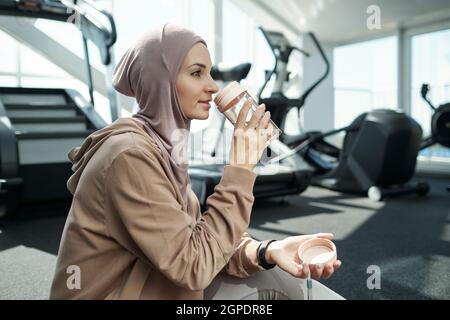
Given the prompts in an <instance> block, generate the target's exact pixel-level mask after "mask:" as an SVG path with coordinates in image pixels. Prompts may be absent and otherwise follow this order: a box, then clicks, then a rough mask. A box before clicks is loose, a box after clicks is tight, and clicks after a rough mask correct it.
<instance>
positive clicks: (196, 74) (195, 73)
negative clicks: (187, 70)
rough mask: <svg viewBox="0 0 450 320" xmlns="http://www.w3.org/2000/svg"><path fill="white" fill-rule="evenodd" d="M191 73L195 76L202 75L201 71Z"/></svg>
mask: <svg viewBox="0 0 450 320" xmlns="http://www.w3.org/2000/svg"><path fill="white" fill-rule="evenodd" d="M191 75H192V76H193V77H200V71H195V72H192V73H191Z"/></svg>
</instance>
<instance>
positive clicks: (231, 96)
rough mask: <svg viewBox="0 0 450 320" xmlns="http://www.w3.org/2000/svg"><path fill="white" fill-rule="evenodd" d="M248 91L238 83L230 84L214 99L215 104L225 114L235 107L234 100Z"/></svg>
mask: <svg viewBox="0 0 450 320" xmlns="http://www.w3.org/2000/svg"><path fill="white" fill-rule="evenodd" d="M244 91H246V89H245V88H244V87H243V86H241V85H240V84H239V83H237V82H236V81H233V82H230V83H229V84H228V85H227V86H226V87H225V88H223V89H222V90H221V91H220V92H219V93H218V94H217V95H216V97H215V98H214V103H215V104H216V106H217V108H218V109H219V111H220V112H225V111H227V110H228V109H230V108H231V107H233V102H234V100H235V99H236V98H237V97H238V96H239V95H240V94H242V93H243V92H244Z"/></svg>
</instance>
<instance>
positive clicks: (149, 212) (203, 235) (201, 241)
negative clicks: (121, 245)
mask: <svg viewBox="0 0 450 320" xmlns="http://www.w3.org/2000/svg"><path fill="white" fill-rule="evenodd" d="M161 161H162V160H161V159H158V157H157V156H156V155H154V154H151V153H150V152H147V151H144V150H141V149H138V148H134V149H129V150H126V151H123V152H122V153H120V154H119V155H118V156H116V158H115V159H114V161H113V162H112V164H111V166H110V168H109V169H108V172H107V179H106V190H105V191H106V198H105V201H106V203H107V208H109V209H108V210H110V211H113V212H112V214H114V215H116V216H118V217H119V218H120V220H121V223H122V224H123V226H124V229H125V230H126V232H127V233H128V235H129V237H130V238H131V239H132V241H133V242H134V243H135V244H136V247H137V248H138V250H139V251H140V252H139V253H140V254H139V256H143V257H144V259H146V260H147V262H149V263H150V264H151V265H153V266H154V267H155V268H157V269H158V270H159V271H160V272H162V273H163V274H164V275H165V276H166V277H167V278H168V279H170V280H171V281H173V282H174V283H175V284H176V285H178V286H181V287H184V288H188V289H191V290H203V289H204V288H206V287H207V286H208V285H209V284H210V282H211V281H212V280H213V279H214V277H215V276H216V275H217V273H219V272H220V271H221V270H222V269H223V268H224V267H225V265H226V264H227V263H228V262H229V260H230V259H231V257H232V256H233V254H234V253H235V248H236V247H237V246H238V245H239V244H242V235H243V234H244V232H245V231H246V230H247V228H248V225H249V221H250V214H251V209H252V205H253V201H254V197H253V185H254V182H255V178H256V174H255V173H254V172H252V171H249V170H246V169H243V168H239V167H234V166H226V167H225V169H224V174H223V176H222V179H221V181H220V183H219V184H218V185H217V186H216V187H215V192H214V194H212V195H211V196H210V197H209V198H208V200H207V205H208V208H209V209H208V210H207V211H206V212H205V213H204V214H203V215H202V217H201V218H200V219H198V220H195V219H194V217H192V216H190V215H189V214H188V213H186V212H185V211H183V210H182V208H181V206H180V204H179V203H178V201H177V198H176V193H175V190H174V187H173V185H172V184H171V183H170V180H169V178H168V177H167V175H166V171H165V169H164V165H163V164H162V163H161ZM106 216H107V215H106ZM107 223H108V222H107ZM111 236H112V237H114V234H111ZM120 239H123V237H120ZM118 241H119V242H120V240H118ZM141 253H142V254H141Z"/></svg>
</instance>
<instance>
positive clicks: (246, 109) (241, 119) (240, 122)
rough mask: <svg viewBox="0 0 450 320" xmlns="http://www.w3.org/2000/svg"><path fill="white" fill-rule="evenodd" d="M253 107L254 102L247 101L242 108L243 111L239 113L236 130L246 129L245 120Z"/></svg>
mask: <svg viewBox="0 0 450 320" xmlns="http://www.w3.org/2000/svg"><path fill="white" fill-rule="evenodd" d="M251 107H252V102H251V101H250V100H247V101H246V102H245V103H244V106H243V107H242V109H241V111H239V114H238V117H237V119H236V128H241V129H244V128H245V120H246V119H247V115H248V112H249V111H250V108H251Z"/></svg>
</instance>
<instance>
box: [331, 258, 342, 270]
mask: <svg viewBox="0 0 450 320" xmlns="http://www.w3.org/2000/svg"><path fill="white" fill-rule="evenodd" d="M341 265H342V261H341V260H336V261H335V262H334V263H333V268H334V270H337V269H339V268H340V267H341Z"/></svg>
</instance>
